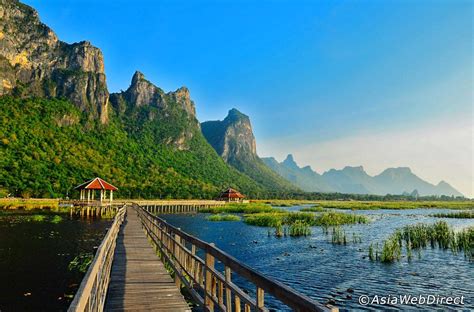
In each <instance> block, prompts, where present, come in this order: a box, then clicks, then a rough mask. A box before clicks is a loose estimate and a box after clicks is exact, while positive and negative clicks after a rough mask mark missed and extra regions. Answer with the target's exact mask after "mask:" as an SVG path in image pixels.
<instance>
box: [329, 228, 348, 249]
mask: <svg viewBox="0 0 474 312" xmlns="http://www.w3.org/2000/svg"><path fill="white" fill-rule="evenodd" d="M331 241H332V243H333V244H337V245H347V236H346V231H345V230H343V229H342V228H341V227H340V226H336V227H333V228H332V240H331Z"/></svg>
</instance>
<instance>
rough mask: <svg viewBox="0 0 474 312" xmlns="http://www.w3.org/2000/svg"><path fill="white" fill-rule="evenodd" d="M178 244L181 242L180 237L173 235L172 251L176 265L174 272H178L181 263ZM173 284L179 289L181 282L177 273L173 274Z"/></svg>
mask: <svg viewBox="0 0 474 312" xmlns="http://www.w3.org/2000/svg"><path fill="white" fill-rule="evenodd" d="M180 242H181V237H179V235H178V234H174V242H173V246H174V248H173V250H174V258H175V261H176V263H177V265H175V268H176V270H179V264H180V263H181V250H180V248H181V247H180V246H179V243H180ZM174 283H175V284H176V286H178V288H180V287H181V281H180V279H179V273H178V272H175V274H174Z"/></svg>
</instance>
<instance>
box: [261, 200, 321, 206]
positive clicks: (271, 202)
mask: <svg viewBox="0 0 474 312" xmlns="http://www.w3.org/2000/svg"><path fill="white" fill-rule="evenodd" d="M254 202H255V203H264V204H267V205H271V206H275V207H293V206H299V205H309V204H314V203H315V202H316V201H314V200H296V199H295V200H291V199H273V200H256V201H254Z"/></svg>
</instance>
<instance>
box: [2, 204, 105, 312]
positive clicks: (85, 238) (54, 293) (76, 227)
mask: <svg viewBox="0 0 474 312" xmlns="http://www.w3.org/2000/svg"><path fill="white" fill-rule="evenodd" d="M17 213H18V211H16V213H15V214H10V213H2V211H0V311H2V312H7V311H65V310H67V308H68V306H69V303H70V302H71V301H72V297H73V295H74V294H75V292H76V291H77V288H78V287H79V284H80V282H81V280H82V277H83V276H84V273H81V272H80V271H78V270H77V269H73V270H69V268H68V265H69V263H70V262H71V261H72V260H73V259H74V258H75V256H77V255H80V254H83V253H87V252H95V248H97V246H98V245H99V244H100V242H101V240H102V238H103V237H104V235H105V233H106V231H107V228H108V226H109V225H110V224H111V221H110V220H106V219H104V220H101V219H96V220H90V219H89V220H85V219H83V220H81V219H77V218H71V217H69V215H68V214H46V216H45V218H44V219H43V220H41V221H38V220H34V219H32V216H33V214H32V213H26V212H25V214H22V215H18V214H17ZM55 215H59V216H61V217H62V220H61V221H59V222H57V223H54V222H53V218H54V216H55ZM56 221H58V220H56Z"/></svg>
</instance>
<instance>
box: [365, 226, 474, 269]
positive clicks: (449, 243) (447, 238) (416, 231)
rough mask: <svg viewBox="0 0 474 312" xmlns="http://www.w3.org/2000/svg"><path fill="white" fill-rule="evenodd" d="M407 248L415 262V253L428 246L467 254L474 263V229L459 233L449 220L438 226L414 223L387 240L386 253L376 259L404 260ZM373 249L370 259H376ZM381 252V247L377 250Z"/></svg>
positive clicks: (384, 251)
mask: <svg viewBox="0 0 474 312" xmlns="http://www.w3.org/2000/svg"><path fill="white" fill-rule="evenodd" d="M403 247H405V249H406V253H407V258H408V260H411V258H412V255H413V254H412V252H413V251H418V252H420V251H421V249H425V248H427V247H431V248H440V249H444V250H448V249H449V250H451V251H452V252H453V253H455V254H456V253H458V252H463V253H464V255H465V257H466V258H468V259H469V260H474V227H469V228H467V229H463V230H461V231H459V232H455V231H454V229H453V228H451V227H450V226H449V225H448V224H447V223H446V222H445V221H438V222H435V223H434V224H422V223H419V224H414V225H407V226H404V227H403V228H400V229H397V230H396V231H395V232H394V233H393V234H392V235H391V236H390V237H389V238H388V239H387V240H385V242H384V244H383V247H382V252H381V254H380V258H379V257H375V258H376V259H375V260H380V261H381V262H394V261H398V260H400V258H401V256H402V249H403ZM373 252H374V251H373V246H372V245H371V246H370V248H369V258H370V259H371V260H373V258H374V255H373ZM376 252H377V253H378V248H377V250H376Z"/></svg>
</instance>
